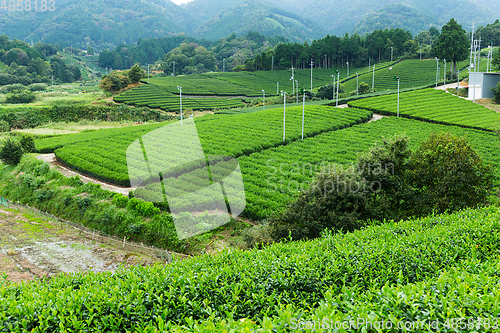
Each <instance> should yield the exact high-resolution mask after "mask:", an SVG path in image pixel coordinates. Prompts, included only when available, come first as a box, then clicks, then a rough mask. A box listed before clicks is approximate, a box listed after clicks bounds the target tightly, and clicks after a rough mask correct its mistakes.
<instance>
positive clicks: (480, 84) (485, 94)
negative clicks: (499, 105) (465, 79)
mask: <svg viewBox="0 0 500 333" xmlns="http://www.w3.org/2000/svg"><path fill="white" fill-rule="evenodd" d="M498 82H500V73H484V72H471V73H469V97H468V98H467V99H470V100H476V99H481V98H493V91H491V88H493V87H495V86H496V85H497V84H498Z"/></svg>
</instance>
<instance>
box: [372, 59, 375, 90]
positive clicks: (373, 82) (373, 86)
mask: <svg viewBox="0 0 500 333" xmlns="http://www.w3.org/2000/svg"><path fill="white" fill-rule="evenodd" d="M373 92H375V64H373V77H372V93H373Z"/></svg>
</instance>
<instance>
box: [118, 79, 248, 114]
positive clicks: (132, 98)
mask: <svg viewBox="0 0 500 333" xmlns="http://www.w3.org/2000/svg"><path fill="white" fill-rule="evenodd" d="M181 84H182V83H181ZM187 88H188V89H189V87H187ZM176 89H177V86H176ZM183 93H184V87H183ZM113 100H114V101H115V102H118V103H125V104H129V105H136V106H148V107H151V108H160V109H162V110H165V111H170V112H180V98H179V96H178V95H174V94H173V93H172V92H169V91H168V90H167V89H163V88H161V87H158V86H156V85H154V84H148V85H142V86H140V87H137V88H135V89H132V90H129V91H126V92H124V93H122V94H120V95H118V96H115V97H114V98H113ZM242 106H243V103H242V102H241V99H239V98H231V99H229V98H216V97H213V98H189V97H183V98H182V109H183V111H185V110H186V109H190V110H214V109H228V108H233V107H242Z"/></svg>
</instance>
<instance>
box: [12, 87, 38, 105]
mask: <svg viewBox="0 0 500 333" xmlns="http://www.w3.org/2000/svg"><path fill="white" fill-rule="evenodd" d="M35 99H36V96H35V94H33V93H32V92H31V91H29V90H22V91H18V92H14V93H13V94H11V95H8V96H7V97H6V98H5V103H10V104H22V103H31V102H33V101H34V100H35Z"/></svg>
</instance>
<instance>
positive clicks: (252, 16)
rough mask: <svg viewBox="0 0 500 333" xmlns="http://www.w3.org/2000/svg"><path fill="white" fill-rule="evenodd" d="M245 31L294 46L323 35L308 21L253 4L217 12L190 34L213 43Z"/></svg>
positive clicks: (251, 2)
mask: <svg viewBox="0 0 500 333" xmlns="http://www.w3.org/2000/svg"><path fill="white" fill-rule="evenodd" d="M248 30H252V31H257V32H259V33H261V34H263V35H265V36H271V37H276V36H283V37H286V38H287V39H288V40H290V41H298V42H300V41H304V40H311V39H316V38H321V37H323V36H325V35H326V31H325V30H324V29H323V28H321V27H320V26H318V25H317V24H315V23H313V22H312V21H311V20H307V19H304V18H302V17H300V16H298V15H295V14H292V13H289V12H286V11H284V10H281V9H277V8H271V7H269V6H267V5H265V4H264V3H262V2H257V1H249V2H246V3H243V4H241V5H239V6H237V7H232V8H228V9H225V10H222V11H220V12H218V13H217V14H216V15H214V16H212V17H211V18H209V19H208V20H207V21H205V22H204V23H203V24H202V25H200V26H199V27H198V28H197V29H196V30H195V31H194V32H193V34H194V35H195V36H196V37H200V38H206V39H210V40H214V39H220V38H223V37H225V36H229V35H231V34H232V33H236V34H237V35H242V34H245V33H246V32H247V31H248Z"/></svg>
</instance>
